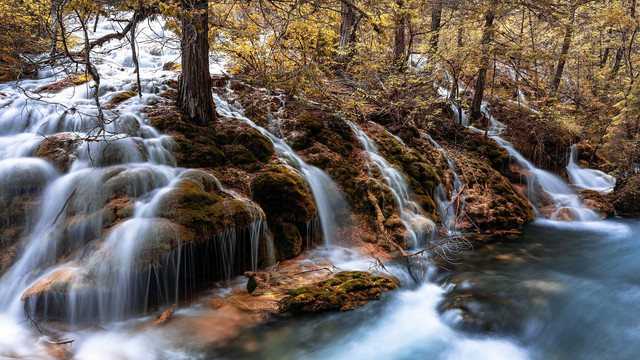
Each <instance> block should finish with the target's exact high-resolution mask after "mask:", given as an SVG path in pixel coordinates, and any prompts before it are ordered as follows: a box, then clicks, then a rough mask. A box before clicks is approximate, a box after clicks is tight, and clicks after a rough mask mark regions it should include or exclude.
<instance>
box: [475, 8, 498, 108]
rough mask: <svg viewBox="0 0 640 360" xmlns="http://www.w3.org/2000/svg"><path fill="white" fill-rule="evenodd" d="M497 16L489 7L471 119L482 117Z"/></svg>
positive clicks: (485, 16)
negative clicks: (490, 50) (494, 23)
mask: <svg viewBox="0 0 640 360" xmlns="http://www.w3.org/2000/svg"><path fill="white" fill-rule="evenodd" d="M494 18H495V7H494V6H492V7H490V8H489V9H487V12H486V13H485V15H484V19H485V21H484V28H483V29H482V39H481V40H480V45H481V47H482V50H481V51H482V55H481V59H480V61H481V62H480V70H478V77H477V79H476V85H475V90H476V91H475V93H474V94H473V102H472V103H471V119H472V120H478V119H480V118H482V100H483V98H484V88H485V85H486V81H487V70H488V69H489V62H490V59H491V57H490V56H489V49H490V44H491V39H492V38H493V20H494Z"/></svg>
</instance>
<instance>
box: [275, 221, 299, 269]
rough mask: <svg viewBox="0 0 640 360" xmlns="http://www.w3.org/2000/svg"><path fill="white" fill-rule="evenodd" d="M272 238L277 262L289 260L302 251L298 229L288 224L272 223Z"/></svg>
mask: <svg viewBox="0 0 640 360" xmlns="http://www.w3.org/2000/svg"><path fill="white" fill-rule="evenodd" d="M271 230H272V231H273V238H274V252H275V255H276V260H277V261H282V260H284V259H290V258H293V257H295V256H296V255H298V254H299V253H300V252H301V251H302V235H300V231H299V230H298V228H297V227H296V226H295V225H294V224H291V223H288V222H274V223H272V225H271Z"/></svg>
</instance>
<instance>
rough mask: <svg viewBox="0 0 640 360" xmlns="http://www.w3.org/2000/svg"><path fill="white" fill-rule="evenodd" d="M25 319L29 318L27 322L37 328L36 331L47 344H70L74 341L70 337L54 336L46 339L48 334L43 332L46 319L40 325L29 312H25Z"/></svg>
mask: <svg viewBox="0 0 640 360" xmlns="http://www.w3.org/2000/svg"><path fill="white" fill-rule="evenodd" d="M27 320H29V322H31V326H32V327H35V328H36V330H38V332H39V333H40V335H42V336H43V337H44V338H43V340H44V341H46V342H48V343H49V344H52V345H60V346H61V345H68V344H71V343H72V342H74V341H75V340H72V339H56V338H54V339H53V340H51V339H48V337H50V335H47V334H45V326H46V324H47V323H46V321H45V322H44V323H43V324H42V325H40V324H38V322H37V321H36V320H34V319H33V318H32V317H31V315H29V314H27Z"/></svg>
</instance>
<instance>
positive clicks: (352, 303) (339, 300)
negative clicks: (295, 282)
mask: <svg viewBox="0 0 640 360" xmlns="http://www.w3.org/2000/svg"><path fill="white" fill-rule="evenodd" d="M397 287H398V281H397V280H396V279H394V278H391V277H387V276H374V275H371V274H369V273H367V272H363V271H344V272H341V273H338V274H336V275H335V277H333V278H330V279H328V280H324V281H320V282H318V283H316V284H315V285H313V286H310V287H301V288H297V289H294V290H289V291H287V293H286V294H287V295H288V296H287V297H285V298H284V299H282V300H281V301H280V311H281V312H293V313H313V312H321V311H330V310H340V311H348V310H352V309H353V308H356V307H358V306H362V305H364V304H365V303H366V302H367V301H370V300H376V299H379V298H380V296H381V295H382V293H383V292H385V291H388V290H393V289H395V288H397Z"/></svg>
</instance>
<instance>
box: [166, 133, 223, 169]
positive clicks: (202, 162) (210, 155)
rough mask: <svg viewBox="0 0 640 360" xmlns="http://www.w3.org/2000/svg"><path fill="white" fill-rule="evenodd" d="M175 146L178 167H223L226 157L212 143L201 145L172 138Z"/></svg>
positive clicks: (200, 143)
mask: <svg viewBox="0 0 640 360" xmlns="http://www.w3.org/2000/svg"><path fill="white" fill-rule="evenodd" d="M174 140H175V142H176V145H177V149H176V160H177V161H178V165H179V166H184V167H190V168H203V167H212V166H220V165H223V164H224V163H225V161H226V157H225V155H224V153H223V152H222V151H220V149H218V147H217V146H216V144H215V143H214V142H208V143H204V144H203V143H202V142H197V141H193V140H189V139H186V138H184V137H174Z"/></svg>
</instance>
